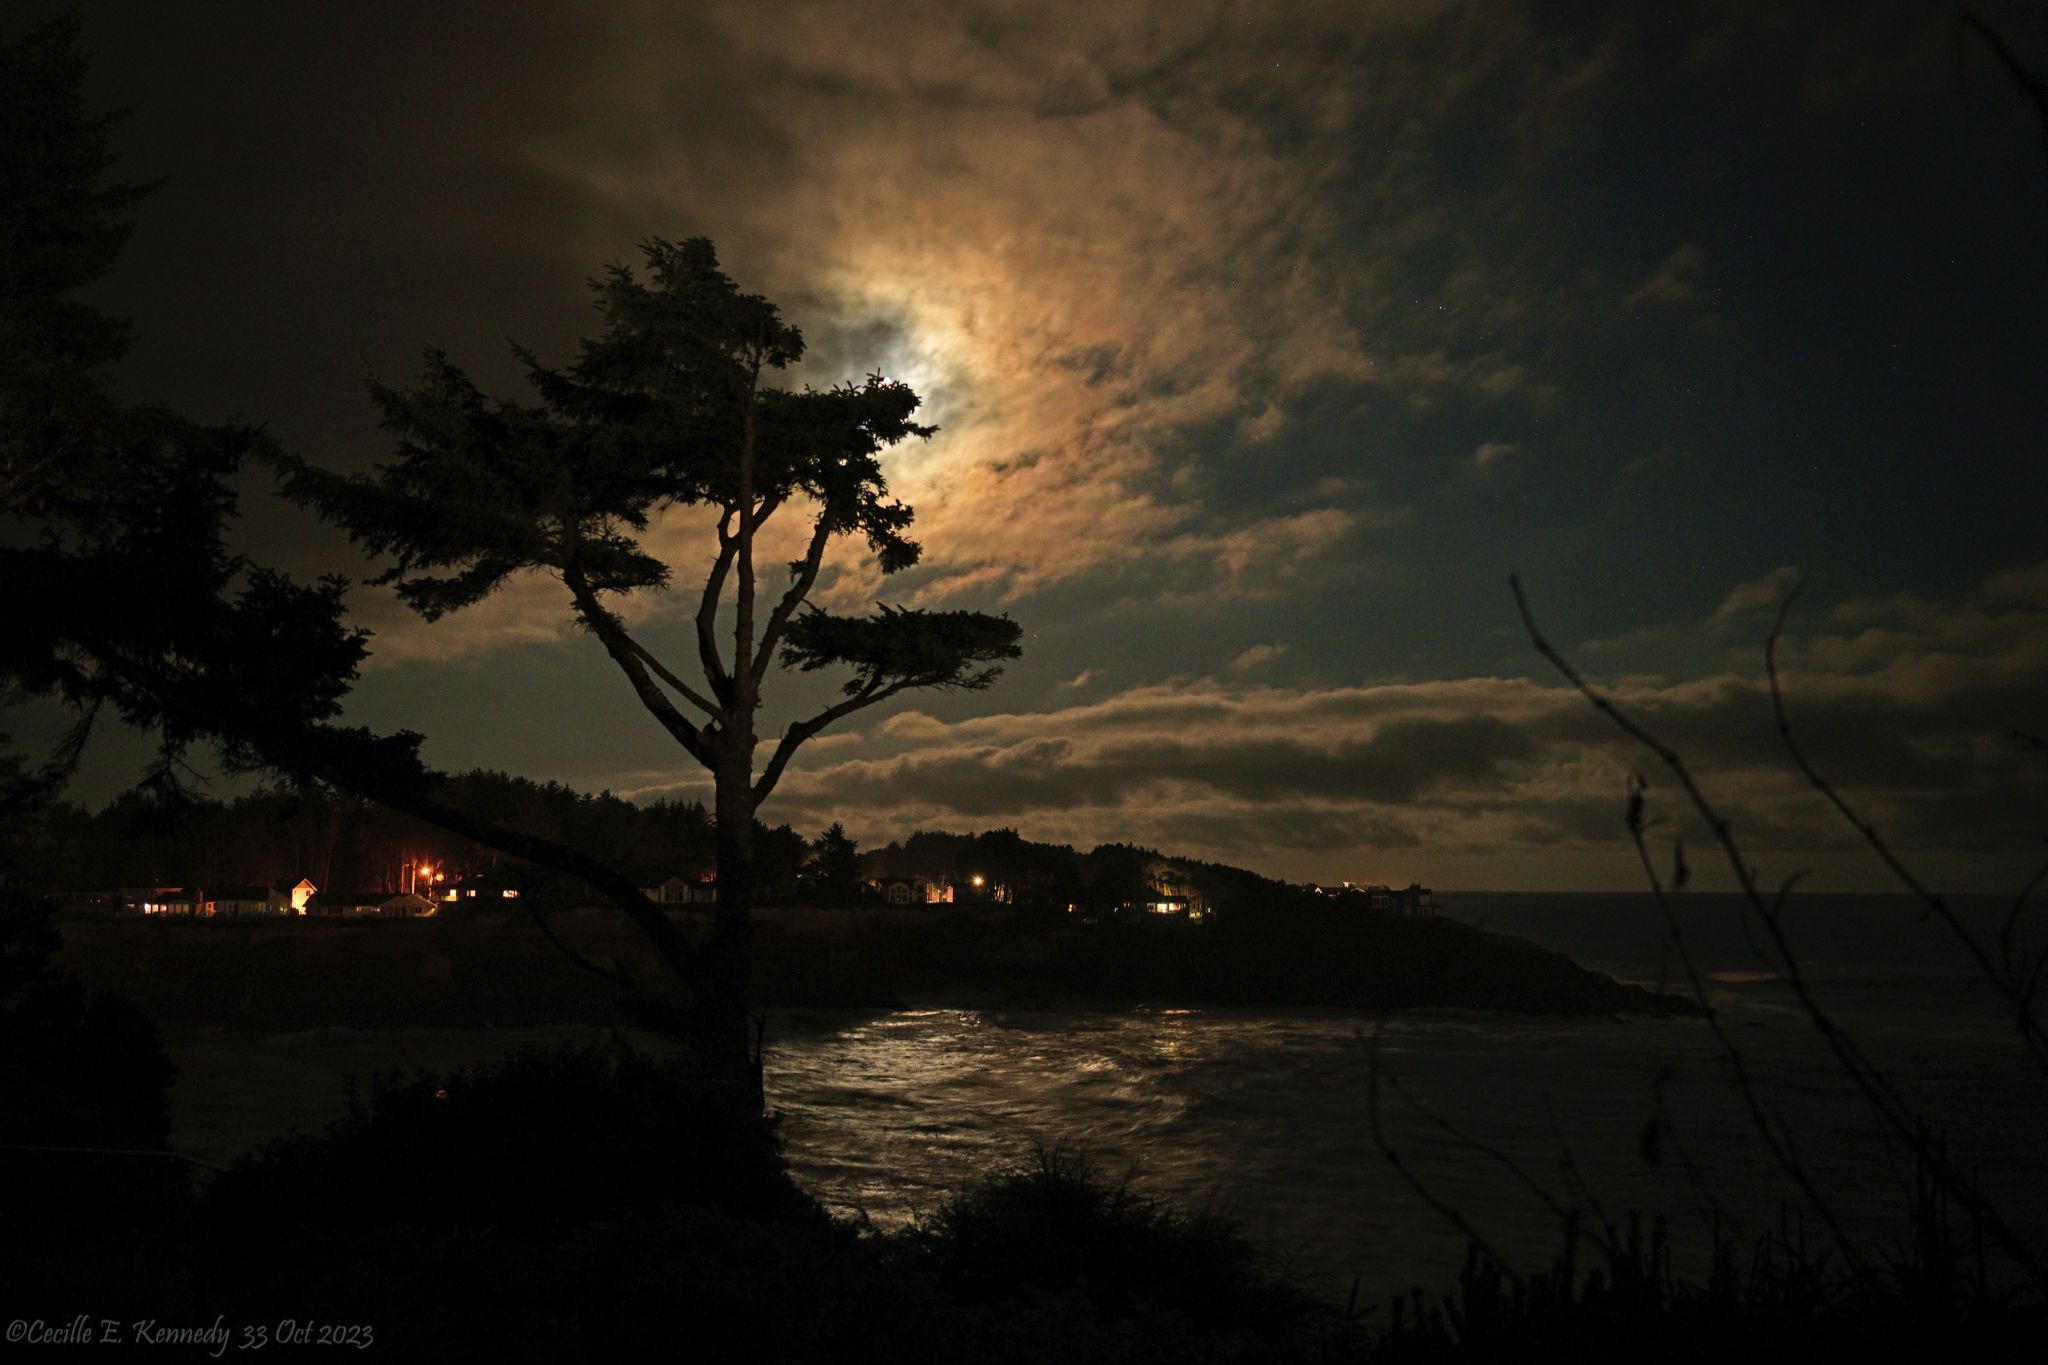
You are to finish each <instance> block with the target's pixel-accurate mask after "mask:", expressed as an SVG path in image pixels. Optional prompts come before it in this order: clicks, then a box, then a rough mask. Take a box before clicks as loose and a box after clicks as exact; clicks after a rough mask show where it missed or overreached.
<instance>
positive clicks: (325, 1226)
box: [206, 1041, 816, 1257]
mask: <svg viewBox="0 0 2048 1365" xmlns="http://www.w3.org/2000/svg"><path fill="white" fill-rule="evenodd" d="M206 1207H207V1213H208V1215H209V1216H210V1218H211V1219H212V1220H213V1222H214V1227H215V1231H216V1234H217V1236H218V1238H219V1242H220V1254H221V1255H222V1256H226V1257H231V1256H233V1255H235V1254H236V1249H237V1248H246V1249H248V1250H249V1251H253V1252H254V1253H255V1254H258V1255H263V1256H268V1255H270V1254H272V1253H271V1251H270V1250H269V1249H268V1245H267V1244H268V1239H267V1238H265V1237H262V1236H258V1235H255V1234H256V1229H257V1228H258V1227H260V1226H262V1225H279V1226H283V1227H290V1228H297V1229H300V1230H302V1231H303V1232H305V1233H309V1234H315V1235H318V1236H321V1237H326V1236H333V1235H343V1234H348V1233H359V1232H365V1231H369V1230H373V1229H377V1228H385V1227H395V1226H399V1225H407V1226H412V1227H418V1228H425V1229H451V1228H496V1229H500V1230H503V1231H505V1232H507V1233H509V1234H512V1235H514V1236H518V1237H526V1238H556V1237H560V1236H563V1235H565V1234H567V1233H568V1232H570V1231H572V1230H573V1229H576V1228H579V1227H584V1226H586V1225H588V1224H591V1223H593V1222H599V1221H603V1220H606V1219H613V1218H619V1217H623V1216H625V1215H626V1214H628V1213H634V1212H640V1213H647V1214H659V1213H661V1212H663V1211H665V1210H670V1209H676V1208H686V1207H687V1208H710V1209H717V1210H721V1211H723V1212H725V1213H727V1214H730V1215H733V1216H737V1217H744V1218H749V1219H757V1220H764V1221H771V1222H772V1221H778V1220H782V1219H787V1218H814V1217H815V1216H816V1214H815V1206H813V1205H811V1203H810V1201H809V1200H808V1199H807V1198H806V1197H805V1196H803V1195H802V1194H801V1193H799V1192H798V1191H797V1189H796V1187H795V1186H794V1185H793V1184H792V1183H791V1182H790V1179H789V1176H788V1174H787V1172H786V1171H785V1169H784V1167H783V1163H782V1156H781V1148H780V1144H779V1142H778V1141H777V1139H776V1137H775V1133H774V1128H773V1125H772V1124H771V1123H770V1122H769V1121H768V1120H767V1119H765V1118H764V1117H763V1116H762V1115H761V1114H760V1112H759V1111H758V1110H754V1109H751V1108H749V1107H746V1106H736V1105H734V1104H732V1103H730V1102H729V1098H728V1097H727V1096H725V1095H724V1094H721V1093H719V1092H718V1091H716V1090H715V1089H714V1088H711V1087H707V1086H706V1085H705V1084H703V1082H702V1080H701V1078H700V1077H699V1076H698V1075H696V1074H695V1073H694V1072H693V1071H691V1070H689V1069H687V1068H685V1067H684V1066H683V1065H682V1064H680V1063H677V1062H673V1061H660V1060H656V1059H654V1058H650V1057H648V1056H646V1055H644V1054H642V1053H639V1052H636V1051H634V1050H632V1049H630V1048H628V1047H627V1046H626V1045H625V1044H624V1043H623V1042H620V1041H614V1042H613V1043H611V1044H609V1045H605V1046H598V1047H588V1048H563V1049H559V1050H554V1051H540V1050H535V1051H528V1052H524V1053H520V1054H516V1055H514V1056H513V1057H511V1058H509V1059H508V1060H506V1061H504V1062H502V1063H499V1064H497V1065H495V1066H486V1067H478V1068H474V1069H471V1070H466V1071H458V1072H455V1073H453V1074H450V1075H432V1074H419V1075H413V1076H403V1077H398V1076H394V1077H385V1078H382V1079H380V1080H379V1081H378V1082H377V1083H376V1085H375V1086H374V1088H373V1090H372V1093H371V1098H370V1100H369V1102H368V1103H367V1104H361V1103H358V1104H357V1105H356V1106H355V1107H354V1109H353V1111H352V1112H351V1114H350V1115H349V1116H348V1117H347V1118H345V1119H343V1120H342V1121H340V1122H339V1123H336V1124H334V1125H333V1126H331V1127H330V1128H328V1129H327V1130H326V1131H324V1132H322V1133H320V1134H317V1135H312V1136H301V1137H293V1138H286V1139H284V1140H282V1141H279V1142H277V1143H273V1144H272V1145H271V1146H269V1147H267V1148H265V1149H263V1150H262V1151H260V1152H258V1153H257V1154H255V1155H254V1156H252V1157H249V1158H247V1159H245V1160H243V1161H242V1162H240V1163H238V1164H237V1165H236V1166H235V1167H234V1169H232V1170H231V1171H229V1172H228V1173H227V1174H225V1175H223V1176H222V1177H220V1178H219V1179H218V1180H216V1181H215V1182H214V1183H213V1184H212V1185H211V1186H210V1187H209V1189H208V1191H207V1197H206Z"/></svg>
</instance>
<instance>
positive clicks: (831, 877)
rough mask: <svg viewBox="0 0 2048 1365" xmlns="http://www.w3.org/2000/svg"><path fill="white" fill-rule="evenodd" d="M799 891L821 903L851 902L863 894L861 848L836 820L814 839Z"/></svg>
mask: <svg viewBox="0 0 2048 1365" xmlns="http://www.w3.org/2000/svg"><path fill="white" fill-rule="evenodd" d="M797 894H798V895H799V896H801V897H802V898H803V899H804V900H806V901H810V902H813V903H815V904H819V905H851V904H852V903H853V902H854V900H855V899H856V898H858V897H859V895H860V849H859V846H858V845H856V844H855V843H854V842H853V840H852V839H849V838H848V837H847V835H846V827H845V826H843V825H841V824H840V823H839V822H838V821H837V820H835V821H833V822H832V824H831V827H830V828H828V829H826V830H825V831H824V832H823V833H821V834H820V835H818V837H817V838H815V839H813V840H812V841H811V846H810V850H809V857H808V859H807V860H806V862H805V865H804V870H803V875H802V876H801V877H800V878H799V879H798V882H797Z"/></svg>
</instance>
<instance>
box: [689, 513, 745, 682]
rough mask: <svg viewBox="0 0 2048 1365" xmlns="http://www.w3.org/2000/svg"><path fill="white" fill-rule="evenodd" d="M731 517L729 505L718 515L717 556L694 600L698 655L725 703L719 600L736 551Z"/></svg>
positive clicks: (726, 678)
mask: <svg viewBox="0 0 2048 1365" xmlns="http://www.w3.org/2000/svg"><path fill="white" fill-rule="evenodd" d="M732 517H733V509H732V508H730V507H728V508H726V509H725V515H723V516H721V517H720V518H719V519H718V558H716V559H714V560H713V561H712V562H711V573H710V575H709V576H708V577H707V578H705V580H704V597H703V600H702V601H700V602H699V603H698V604H697V659H698V662H700V663H701V664H702V665H703V667H704V677H705V679H706V680H707V681H709V682H710V684H711V694H712V695H713V696H715V697H717V698H718V700H719V701H720V702H721V703H722V704H723V705H726V706H731V705H732V701H733V690H732V675H731V674H730V673H727V672H726V671H725V661H724V660H723V659H721V658H719V656H718V600H719V598H720V597H722V596H724V594H725V576H726V574H727V573H728V572H729V571H730V570H731V569H732V561H733V556H734V555H736V554H738V553H739V542H738V540H737V539H735V538H734V536H733V534H732Z"/></svg>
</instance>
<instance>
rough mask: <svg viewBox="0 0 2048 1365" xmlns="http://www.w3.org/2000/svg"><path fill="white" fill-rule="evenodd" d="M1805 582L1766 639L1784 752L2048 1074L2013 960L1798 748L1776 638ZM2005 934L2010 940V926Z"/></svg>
mask: <svg viewBox="0 0 2048 1365" xmlns="http://www.w3.org/2000/svg"><path fill="white" fill-rule="evenodd" d="M1804 586H1805V585H1804V584H1803V583H1799V584H1794V585H1793V588H1792V591H1790V592H1788V593H1786V594H1785V600H1784V601H1783V602H1781V603H1780V604H1779V605H1778V619H1777V621H1776V622H1775V623H1773V625H1772V626H1771V634H1770V638H1769V639H1767V640H1765V641H1764V672H1765V674H1766V675H1767V676H1768V677H1769V679H1770V684H1771V719H1772V721H1773V723H1774V724H1775V725H1776V727H1777V731H1778V740H1779V742H1780V743H1781V744H1783V745H1784V746H1785V752H1786V753H1787V754H1789V755H1790V756H1791V758H1792V762H1793V765H1794V766H1796V767H1797V768H1798V769H1799V771H1800V773H1801V774H1802V775H1804V776H1805V778H1806V780H1807V782H1808V783H1809V784H1811V785H1812V787H1813V789H1814V790H1815V791H1817V792H1819V793H1820V794H1821V795H1822V796H1823V797H1825V798H1827V802H1828V804H1829V805H1831V806H1833V807H1834V808H1835V812H1836V814H1838V815H1840V816H1841V817H1842V818H1843V819H1844V820H1846V821H1848V823H1849V827H1850V828H1851V829H1853V830H1855V831H1856V832H1857V833H1858V834H1859V835H1861V836H1862V837H1863V842H1864V843H1866V844H1868V845H1869V846H1870V849H1871V851H1872V852H1874V853H1876V854H1877V856H1878V857H1879V858H1880V859H1881V860H1882V861H1883V862H1884V865H1885V866H1886V867H1887V868H1889V869H1890V870H1891V873H1892V875H1893V876H1894V877H1897V878H1898V879H1899V882H1900V884H1901V885H1903V886H1904V887H1905V888H1906V890H1908V891H1909V892H1911V893H1912V894H1913V898H1914V899H1915V900H1918V901H1919V902H1920V903H1921V904H1922V905H1924V906H1926V907H1927V909H1928V911H1929V912H1930V913H1932V914H1933V915H1934V917H1935V918H1936V919H1938V920H1940V921H1941V922H1942V923H1943V924H1944V925H1946V926H1947V928H1948V930H1949V932H1950V933H1952V934H1954V935H1955V937H1956V939H1957V941H1959V942H1960V943H1961V944H1962V945H1963V948H1964V950H1965V951H1966V952H1968V953H1969V955H1970V957H1971V959H1972V960H1973V961H1975V962H1976V964H1977V967H1978V970H1980V971H1981V972H1983V973H1984V977H1985V979H1986V980H1988V981H1989V982H1990V983H1991V984H1992V986H1993V988H1994V989H1996V990H1997V991H1998V992H1999V993H2000V994H2001V995H2003V996H2004V997H2005V998H2006V1000H2007V1002H2008V1003H2010V1004H2011V1005H2012V1006H2013V1008H2014V1011H2015V1013H2016V1023H2017V1025H2018V1028H2019V1033H2020V1038H2021V1039H2022V1041H2024V1042H2025V1043H2026V1045H2027V1050H2028V1051H2029V1052H2031V1053H2032V1054H2033V1057H2034V1065H2035V1067H2036V1068H2037V1069H2039V1070H2040V1072H2041V1074H2042V1075H2044V1076H2048V1035H2044V1033H2043V1032H2042V1028H2041V1024H2040V1021H2039V1020H2037V1019H2036V1018H2035V1017H2034V1012H2033V1010H2032V1008H2031V1007H2030V1004H2029V1002H2028V1000H2027V998H2026V996H2025V994H2024V993H2023V992H2024V988H2023V987H2022V985H2021V983H2020V981H2019V979H2018V977H2017V974H2016V973H2014V972H2013V971H2012V964H2011V963H2010V961H2008V963H2007V965H2006V970H2005V971H2000V970H1999V968H1998V967H1997V966H1996V965H1995V964H1993V962H1992V961H1991V955H1990V954H1989V953H1988V952H1986V951H1985V949H1984V945H1982V944H1980V943H1979V942H1977V936H1976V935H1975V934H1972V933H1971V932H1970V930H1969V927H1968V926H1967V925H1965V924H1964V923H1963V922H1962V920H1961V919H1959V918H1957V916H1956V913H1955V911H1954V910H1953V909H1952V908H1951V907H1950V906H1949V903H1948V901H1947V900H1946V899H1945V898H1944V897H1943V896H1941V895H1940V894H1939V893H1937V892H1935V891H1931V890H1929V889H1928V888H1927V886H1926V885H1924V884H1923V883H1922V882H1921V881H1920V879H1919V878H1918V877H1916V876H1914V875H1913V871H1912V869H1911V868H1909V867H1907V866H1906V865H1905V863H1904V862H1902V861H1900V859H1899V856H1898V855H1897V854H1896V853H1894V852H1892V849H1891V845H1889V844H1887V843H1886V842H1885V841H1884V836H1882V835H1880V834H1879V833H1878V832H1877V826H1875V825H1873V824H1871V823H1870V821H1868V820H1866V819H1864V818H1863V816H1862V814H1861V812H1859V811H1857V810H1856V808H1855V807H1853V806H1851V805H1850V804H1849V802H1848V800H1847V798H1845V797H1844V796H1843V795H1842V794H1841V793H1840V792H1839V791H1837V790H1835V784H1834V783H1832V782H1830V781H1828V779H1827V778H1826V777H1825V776H1823V775H1822V774H1821V773H1820V771H1819V770H1818V769H1816V768H1815V767H1814V766H1813V763H1812V762H1811V761H1810V760H1809V759H1808V758H1807V757H1806V753H1805V751H1804V750H1803V749H1801V748H1800V747H1799V743H1798V741H1797V740H1795V739H1794V738H1793V737H1792V724H1791V722H1790V721H1789V720H1788V719H1787V718H1786V715H1785V692H1784V688H1783V687H1782V686H1781V685H1780V684H1779V680H1778V641H1779V639H1780V637H1782V636H1783V635H1784V633H1785V618H1786V617H1787V616H1788V615H1790V613H1791V611H1792V602H1793V599H1795V598H1797V597H1798V596H1799V589H1800V588H1801V587H1804ZM2029 885H2030V886H2031V885H2032V884H2031V883H2029ZM2020 903H2021V904H2024V903H2025V894H2024V893H2022V895H2021V898H2020ZM2005 938H2006V942H2007V943H2008V944H2009V943H2010V941H2011V940H2010V926H2008V930H2007V934H2006V936H2005Z"/></svg>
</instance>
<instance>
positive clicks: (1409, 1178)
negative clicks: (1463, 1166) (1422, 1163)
mask: <svg viewBox="0 0 2048 1365" xmlns="http://www.w3.org/2000/svg"><path fill="white" fill-rule="evenodd" d="M1385 1027H1386V1020H1385V1019H1384V1018H1382V1019H1381V1020H1380V1022H1379V1023H1377V1024H1375V1025H1373V1030H1372V1038H1371V1039H1370V1041H1368V1042H1367V1044H1366V1049H1365V1058H1366V1087H1365V1113H1366V1122H1367V1127H1368V1129H1369V1130H1370V1132H1371V1133H1372V1145H1373V1146H1374V1147H1375V1148H1377V1149H1378V1151H1379V1154H1380V1157H1381V1158H1382V1159H1383V1160H1384V1161H1385V1162H1386V1163H1387V1164H1388V1165H1389V1166H1391V1167H1393V1168H1394V1174H1396V1175H1398V1176H1400V1177H1401V1179H1402V1180H1403V1181H1404V1182H1406V1184H1407V1186H1408V1188H1409V1189H1411V1190H1413V1191H1415V1193H1416V1194H1417V1196H1419V1197H1420V1198H1421V1200H1422V1202H1423V1203H1425V1204H1427V1205H1429V1206H1430V1208H1432V1209H1434V1210H1436V1212H1437V1214H1438V1216H1440V1217H1441V1218H1443V1219H1444V1221H1446V1222H1448V1223H1449V1224H1450V1225H1451V1226H1452V1227H1454V1228H1456V1229H1457V1230H1458V1232H1459V1233H1460V1235H1462V1236H1463V1237H1464V1238H1465V1240H1466V1241H1467V1242H1470V1243H1471V1244H1472V1245H1473V1246H1475V1247H1477V1248H1479V1252H1480V1254H1481V1255H1483V1256H1485V1257H1486V1259H1487V1260H1489V1261H1491V1262H1493V1264H1495V1265H1497V1266H1505V1265H1506V1264H1507V1262H1506V1261H1505V1260H1503V1259H1502V1258H1501V1254H1500V1253H1499V1252H1498V1251H1495V1250H1494V1249H1493V1244H1492V1243H1490V1242H1488V1241H1487V1240H1486V1239H1485V1238H1484V1237H1482V1236H1480V1235H1479V1229H1478V1228H1475V1227H1473V1226H1472V1224H1471V1223H1469V1222H1468V1221H1466V1218H1465V1215H1464V1214H1462V1213H1459V1212H1458V1211H1457V1210H1456V1209H1455V1208H1453V1207H1451V1206H1450V1205H1449V1204H1446V1203H1445V1202H1444V1201H1443V1200H1441V1199H1439V1198H1437V1195H1436V1192H1435V1191H1434V1190H1432V1189H1430V1188H1429V1186H1427V1185H1426V1184H1424V1183H1423V1182H1422V1179H1421V1177H1419V1176H1417V1175H1416V1174H1415V1173H1414V1172H1413V1171H1411V1170H1409V1169H1408V1163H1407V1162H1405V1161H1403V1160H1402V1159H1401V1154H1400V1153H1399V1152H1397V1151H1395V1150H1394V1148H1393V1144H1391V1143H1389V1142H1388V1141H1387V1135H1386V1132H1385V1130H1384V1129H1383V1128H1382V1127H1381V1126H1380V1081H1381V1079H1382V1078H1383V1077H1384V1076H1385V1074H1386V1073H1385V1070H1384V1068H1382V1067H1381V1065H1380V1031H1381V1030H1382V1029H1383V1028H1385Z"/></svg>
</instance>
